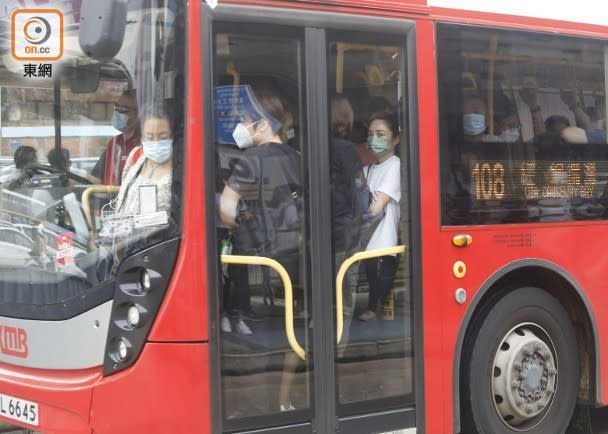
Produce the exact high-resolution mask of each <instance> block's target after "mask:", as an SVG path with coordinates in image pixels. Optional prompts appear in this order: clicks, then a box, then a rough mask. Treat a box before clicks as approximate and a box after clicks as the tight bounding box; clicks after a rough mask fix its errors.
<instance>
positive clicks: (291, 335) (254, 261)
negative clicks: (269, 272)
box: [220, 255, 306, 360]
mask: <svg viewBox="0 0 608 434" xmlns="http://www.w3.org/2000/svg"><path fill="white" fill-rule="evenodd" d="M220 258H221V261H222V263H223V264H238V265H262V266H264V267H270V268H272V269H273V270H274V271H276V272H277V273H278V274H279V276H281V280H282V281H283V287H284V290H285V332H286V333H287V341H288V342H289V345H290V346H291V348H292V349H293V351H294V352H295V353H296V354H297V355H298V357H300V359H302V360H306V351H304V348H302V347H301V346H300V344H299V343H298V340H297V339H296V334H295V332H294V329H293V288H292V286H291V279H290V278H289V274H288V273H287V270H285V268H284V267H283V266H282V265H281V264H279V263H278V262H277V261H275V260H274V259H270V258H265V257H263V256H240V255H221V256H220Z"/></svg>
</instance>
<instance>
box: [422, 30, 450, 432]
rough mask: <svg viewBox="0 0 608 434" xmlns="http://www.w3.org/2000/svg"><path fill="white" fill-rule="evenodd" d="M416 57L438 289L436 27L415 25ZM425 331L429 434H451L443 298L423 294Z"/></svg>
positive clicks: (426, 282) (428, 255) (430, 274)
mask: <svg viewBox="0 0 608 434" xmlns="http://www.w3.org/2000/svg"><path fill="white" fill-rule="evenodd" d="M416 43H417V47H416V50H417V51H416V55H417V60H418V77H417V79H418V107H419V111H418V113H419V121H418V122H419V125H418V131H419V146H420V149H419V152H420V184H419V185H420V205H421V209H420V213H421V218H420V221H421V226H422V236H421V237H420V238H421V239H422V240H423V241H422V261H421V262H422V276H423V277H422V285H423V288H439V285H440V281H439V273H437V268H436V258H437V256H436V246H438V245H439V242H440V239H439V233H438V232H437V230H436V228H437V224H438V222H439V203H438V196H437V194H436V193H435V192H436V191H438V190H439V176H438V174H437V161H439V154H438V151H439V147H438V143H439V135H438V133H437V129H436V128H434V127H433V126H434V125H436V122H437V103H436V101H437V79H436V77H437V74H436V73H435V71H436V61H435V28H434V24H433V22H432V21H426V20H419V21H417V23H416ZM422 304H423V312H422V315H423V318H424V320H423V321H424V323H425V324H426V326H425V327H424V330H423V331H422V336H423V345H424V355H423V359H424V380H423V381H424V397H425V407H424V408H425V415H424V417H425V425H426V429H427V432H429V433H432V432H446V431H445V423H446V421H447V420H448V419H449V418H448V414H447V413H448V412H449V411H450V406H448V405H447V401H446V397H447V396H450V395H449V394H447V395H446V389H445V387H446V380H447V379H448V377H447V374H448V372H446V370H445V367H444V361H443V354H445V351H446V350H445V344H446V341H445V340H444V339H442V337H441V336H442V334H443V332H442V327H443V320H442V318H443V313H442V306H443V304H442V302H441V297H440V294H439V293H438V292H437V291H431V290H428V291H423V296H422Z"/></svg>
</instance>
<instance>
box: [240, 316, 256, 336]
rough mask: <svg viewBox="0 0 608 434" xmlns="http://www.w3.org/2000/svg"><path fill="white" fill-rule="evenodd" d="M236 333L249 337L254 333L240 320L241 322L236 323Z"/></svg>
mask: <svg viewBox="0 0 608 434" xmlns="http://www.w3.org/2000/svg"><path fill="white" fill-rule="evenodd" d="M236 331H237V332H239V333H240V334H242V335H247V336H250V335H252V334H253V332H252V331H251V329H250V328H249V326H248V325H247V324H245V321H243V320H239V322H237V323H236Z"/></svg>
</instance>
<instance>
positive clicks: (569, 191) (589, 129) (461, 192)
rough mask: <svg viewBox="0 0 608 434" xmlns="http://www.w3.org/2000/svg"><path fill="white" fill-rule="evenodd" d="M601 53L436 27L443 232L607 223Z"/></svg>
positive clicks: (538, 38) (556, 39)
mask: <svg viewBox="0 0 608 434" xmlns="http://www.w3.org/2000/svg"><path fill="white" fill-rule="evenodd" d="M605 48H606V47H605V44H604V43H601V42H596V41H589V40H584V39H581V38H569V37H563V36H555V35H543V34H533V33H524V32H514V31H502V30H496V29H474V28H471V27H459V26H454V25H439V26H438V61H439V85H440V87H439V89H440V95H439V102H440V113H441V124H442V127H441V128H440V131H441V134H442V135H441V165H442V170H441V173H442V179H441V185H442V222H443V224H447V225H459V224H493V223H513V222H547V221H569V220H595V219H604V218H606V216H608V213H607V212H606V211H607V206H608V190H607V189H606V182H607V180H608V177H607V176H608V145H607V142H606V122H605V119H606V103H605V93H606V92H605V91H606V77H605V73H606V70H605V62H606V49H605Z"/></svg>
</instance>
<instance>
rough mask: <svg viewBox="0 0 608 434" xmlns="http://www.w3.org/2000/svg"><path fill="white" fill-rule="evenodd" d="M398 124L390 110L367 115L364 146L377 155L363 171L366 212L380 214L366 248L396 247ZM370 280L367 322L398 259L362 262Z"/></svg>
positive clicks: (385, 290) (391, 278)
mask: <svg viewBox="0 0 608 434" xmlns="http://www.w3.org/2000/svg"><path fill="white" fill-rule="evenodd" d="M399 137H400V134H399V124H398V120H397V117H396V116H395V115H394V114H393V113H386V112H385V113H376V114H374V115H372V117H371V118H370V124H369V133H368V140H367V143H368V144H367V146H368V149H369V150H370V152H371V153H372V154H374V156H375V157H376V163H375V164H371V165H369V166H366V167H365V168H364V170H363V172H364V174H365V176H366V178H367V183H368V185H369V189H370V191H371V193H372V198H371V204H370V205H369V209H368V212H369V215H370V216H379V215H381V214H383V217H381V220H380V221H379V223H378V226H377V227H376V229H375V230H374V232H373V233H372V235H371V238H370V240H369V242H368V243H367V246H366V249H365V250H366V251H369V250H374V249H382V248H386V247H393V246H396V245H397V243H398V230H399V213H400V210H399V202H400V200H401V161H400V159H399V157H397V156H396V155H395V151H396V148H397V145H398V144H399ZM365 268H366V270H365V271H366V275H367V281H368V283H369V300H368V305H367V310H366V311H365V312H363V313H362V314H361V315H360V316H359V319H360V320H362V321H369V320H371V319H374V318H375V317H376V309H377V307H378V302H380V304H381V305H383V303H384V302H385V300H386V296H387V294H388V292H389V290H390V289H391V288H392V286H393V281H394V277H395V272H396V270H397V259H396V257H395V256H390V255H389V256H383V257H381V258H376V259H369V260H367V261H366V263H365Z"/></svg>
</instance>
